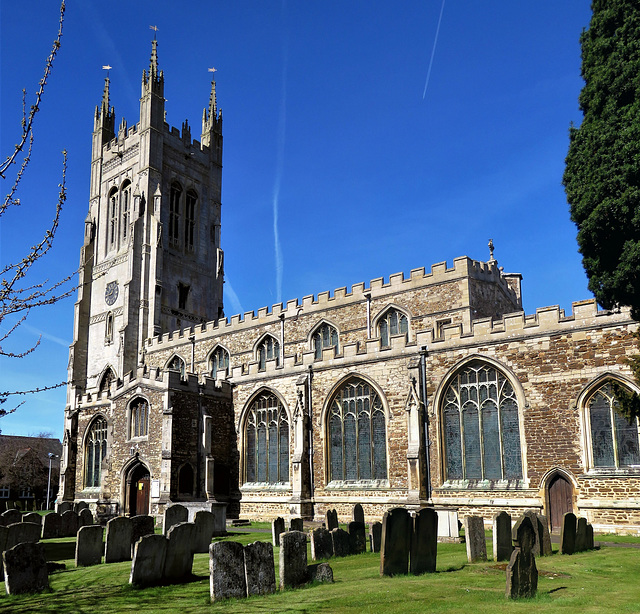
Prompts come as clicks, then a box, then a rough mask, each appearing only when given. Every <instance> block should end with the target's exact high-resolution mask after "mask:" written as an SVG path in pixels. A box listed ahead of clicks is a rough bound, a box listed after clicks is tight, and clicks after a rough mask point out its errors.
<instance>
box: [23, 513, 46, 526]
mask: <svg viewBox="0 0 640 614" xmlns="http://www.w3.org/2000/svg"><path fill="white" fill-rule="evenodd" d="M22 522H32V523H33V524H37V525H38V526H39V527H40V528H42V516H40V514H36V513H35V512H29V513H28V514H24V515H23V516H22Z"/></svg>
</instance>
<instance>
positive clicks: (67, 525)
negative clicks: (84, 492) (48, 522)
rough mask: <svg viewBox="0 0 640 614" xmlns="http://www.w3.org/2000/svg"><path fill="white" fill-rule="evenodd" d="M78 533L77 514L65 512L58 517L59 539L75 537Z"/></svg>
mask: <svg viewBox="0 0 640 614" xmlns="http://www.w3.org/2000/svg"><path fill="white" fill-rule="evenodd" d="M77 533H78V514H76V513H75V512H74V511H73V510H67V511H66V512H63V513H62V514H61V516H60V537H75V536H76V534H77Z"/></svg>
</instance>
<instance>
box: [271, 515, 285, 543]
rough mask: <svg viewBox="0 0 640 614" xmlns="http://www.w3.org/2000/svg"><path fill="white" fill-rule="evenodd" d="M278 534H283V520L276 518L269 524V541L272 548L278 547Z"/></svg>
mask: <svg viewBox="0 0 640 614" xmlns="http://www.w3.org/2000/svg"><path fill="white" fill-rule="evenodd" d="M280 533H284V518H281V517H280V516H278V517H277V518H276V519H275V520H273V521H272V522H271V541H272V544H273V547H274V548H276V547H278V546H279V545H280Z"/></svg>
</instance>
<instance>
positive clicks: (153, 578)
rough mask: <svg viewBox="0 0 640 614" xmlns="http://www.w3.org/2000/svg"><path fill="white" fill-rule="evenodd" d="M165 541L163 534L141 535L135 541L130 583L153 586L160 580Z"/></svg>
mask: <svg viewBox="0 0 640 614" xmlns="http://www.w3.org/2000/svg"><path fill="white" fill-rule="evenodd" d="M167 543H168V541H167V538H166V537H164V535H143V536H142V537H141V538H140V539H139V540H138V541H137V542H136V545H135V547H134V551H133V562H132V563H131V575H130V576H129V583H130V584H135V585H136V586H153V585H154V584H160V582H162V578H163V574H164V563H165V558H166V555H167Z"/></svg>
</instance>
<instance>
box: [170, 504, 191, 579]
mask: <svg viewBox="0 0 640 614" xmlns="http://www.w3.org/2000/svg"><path fill="white" fill-rule="evenodd" d="M181 507H182V506H181ZM194 530H195V525H194V524H193V523H192V522H180V523H178V524H175V525H173V526H172V527H171V529H169V534H168V535H167V540H168V543H167V557H166V559H165V562H164V577H165V579H167V580H180V579H182V578H187V577H189V576H190V575H191V567H192V566H193V532H194Z"/></svg>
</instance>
